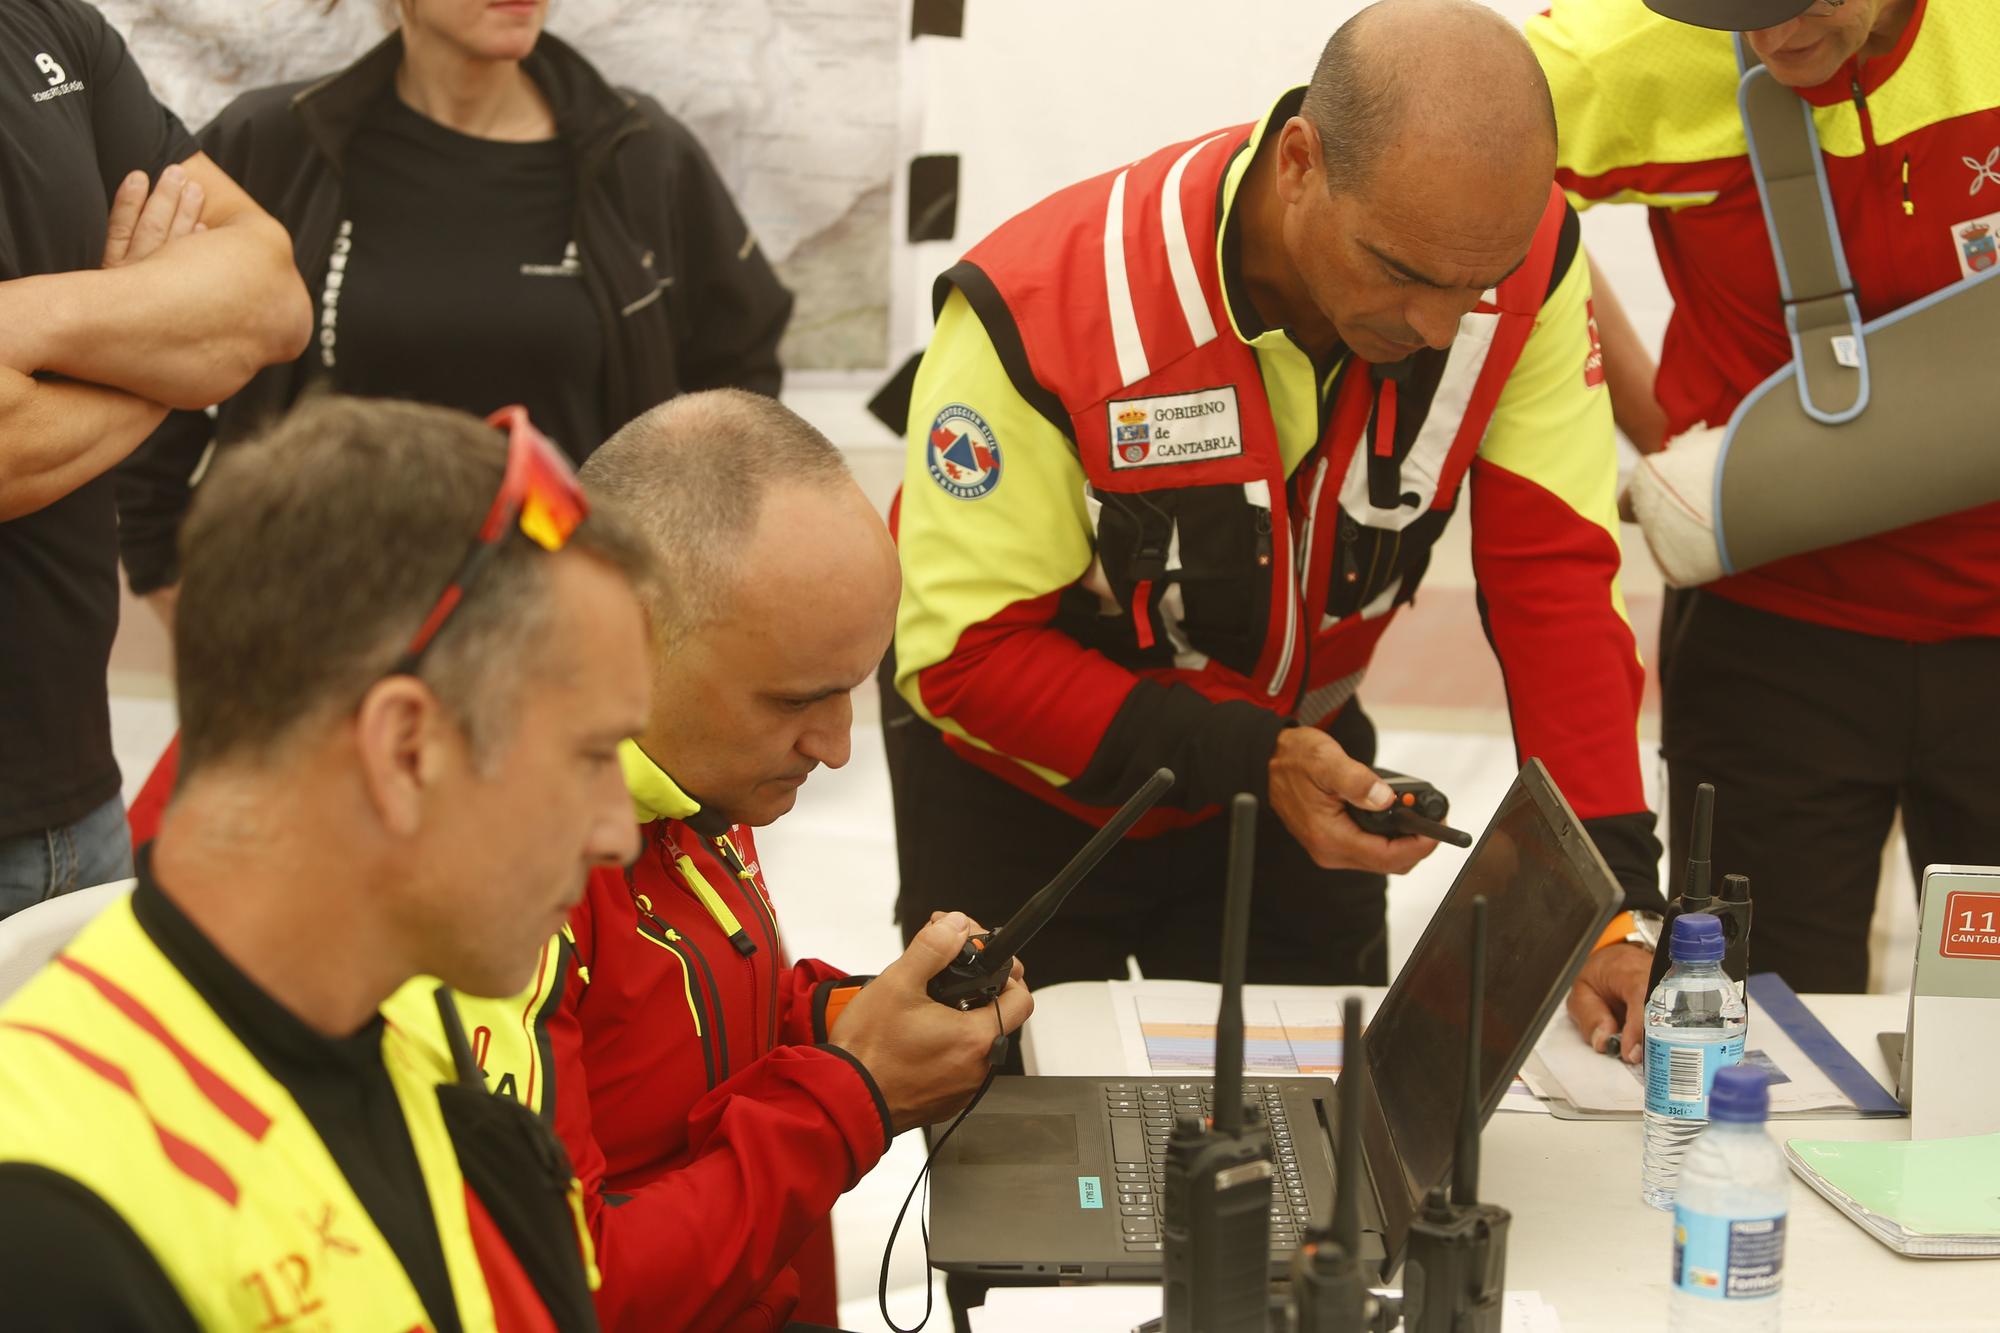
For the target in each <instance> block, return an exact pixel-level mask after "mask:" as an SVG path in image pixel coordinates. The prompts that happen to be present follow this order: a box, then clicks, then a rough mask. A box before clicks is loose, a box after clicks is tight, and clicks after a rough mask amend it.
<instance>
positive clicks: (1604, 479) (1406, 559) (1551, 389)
mask: <svg viewBox="0 0 2000 1333" xmlns="http://www.w3.org/2000/svg"><path fill="white" fill-rule="evenodd" d="M1300 96H1301V93H1300V92H1299V91H1296V90H1295V91H1294V92H1292V93H1289V94H1287V95H1286V96H1285V97H1284V98H1283V99H1281V100H1280V101H1279V102H1278V104H1277V106H1276V107H1275V108H1274V109H1273V111H1272V113H1271V114H1270V115H1269V116H1268V117H1267V118H1266V119H1265V120H1264V121H1263V122H1261V123H1259V124H1252V125H1242V126H1237V127H1235V128H1233V129H1229V130H1224V131H1221V132H1219V133H1216V134H1213V135H1210V136H1207V137H1205V138H1203V139H1200V140H1195V141H1191V142H1189V143H1183V144H1177V145H1174V146H1172V147H1169V148H1166V149H1164V150H1162V151H1160V152H1158V153H1155V154H1153V155H1152V156H1150V157H1146V158H1143V159H1141V160H1139V161H1138V162H1135V163H1132V164H1130V165H1129V166H1127V167H1125V168H1121V169H1119V170H1117V171H1114V172H1109V173H1106V174H1105V175H1103V176H1100V177H1096V178H1093V179H1091V180H1088V181H1084V182H1081V183H1080V184H1077V185H1074V186H1071V187H1069V188H1068V189H1066V190H1063V191H1060V192H1058V193H1057V194H1055V195H1052V196H1051V197H1049V198H1048V199H1046V200H1044V201H1043V202H1041V203H1040V204H1037V205H1035V206H1034V207H1033V208H1031V209H1029V210H1028V211H1027V212H1025V213H1023V214H1021V215H1019V216H1018V217H1016V218H1014V219H1013V220H1011V221H1010V222H1008V223H1006V224H1004V225H1003V226H1002V227H1001V228H1000V229H999V230H998V231H996V232H995V233H994V234H993V235H992V236H990V237H989V238H987V239H986V240H985V241H983V242H981V243H980V244H979V245H978V246H976V247H975V248H974V249H973V250H972V251H971V252H970V253H969V254H968V255H967V256H966V258H965V259H964V260H963V261H962V262H961V263H959V264H958V265H957V266H955V267H954V268H952V269H951V270H949V271H948V272H947V273H946V274H945V275H944V277H943V278H942V279H940V281H939V284H938V292H937V304H938V322H937V331H936V334H935V336H934V337H933V340H932V342H931V345H930V348H929V350H928V351H927V352H926V354H925V356H924V360H923V363H922V365H921V367H920V368H919V370H918V374H917V379H916V384H915V387H914V391H913V397H912V405H911V413H910V438H909V451H908V454H907V461H906V467H905V473H904V484H903V489H902V494H901V497H900V501H899V506H898V512H897V515H896V529H897V539H898V543H899V547H900V550H901V555H902V564H903V580H904V583H903V601H902V605H901V608H900V612H899V616H898V623H897V628H896V646H895V654H896V662H895V680H896V686H897V689H898V690H899V691H900V692H901V693H902V695H903V697H904V698H906V699H907V700H908V701H909V703H910V704H911V706H912V707H913V708H914V709H915V710H916V711H917V712H918V713H919V714H920V715H921V716H922V717H924V718H925V719H927V720H928V721H929V722H931V723H932V724H933V725H935V726H937V727H938V728H939V729H940V730H942V731H943V732H944V733H945V737H946V741H947V743H948V744H949V745H950V746H951V747H952V748H953V749H954V750H955V751H956V752H957V753H958V754H960V755H961V756H963V757H964V758H966V759H967V760H968V761H970V762H972V763H974V764H977V765H979V766H981V767H983V768H985V769H987V770H988V771H990V772H993V773H995V774H996V775H998V776H1000V777H1002V778H1003V779H1005V780H1007V781H1009V782H1012V783H1014V784H1015V785H1017V786H1019V787H1021V788H1023V789H1024V790H1027V791H1029V792H1031V793H1033V794H1035V795H1037V796H1039V797H1041V798H1042V799H1044V800H1047V801H1049V802H1051V803H1052V804H1055V805H1057V806H1059V807H1062V808H1064V809H1068V810H1070V811H1071V812H1072V813H1075V814H1077V815H1078V816H1079V817H1081V818H1085V819H1090V820H1094V821H1101V819H1102V818H1103V817H1104V815H1105V814H1106V813H1107V810H1106V807H1108V806H1111V805H1115V804H1116V802H1117V801H1118V800H1119V799H1120V798H1121V797H1122V796H1123V795H1125V794H1126V792H1128V791H1129V790H1130V788H1131V786H1133V785H1135V784H1136V782H1137V780H1138V777H1139V776H1140V775H1143V774H1144V773H1147V772H1150V771H1151V770H1152V769H1154V768H1156V767H1158V766H1160V765H1162V764H1165V765H1167V766H1169V767H1171V768H1172V769H1173V770H1174V772H1175V773H1176V774H1177V775H1179V777H1180V779H1181V781H1180V783H1179V784H1178V785H1177V787H1176V789H1175V791H1174V793H1173V794H1172V795H1171V796H1170V797H1169V801H1170V803H1172V804H1173V805H1175V806H1177V807H1178V808H1177V809H1175V810H1171V811H1165V812H1161V811H1156V812H1155V813H1154V815H1152V816H1149V817H1148V820H1147V821H1146V822H1145V823H1142V824H1141V825H1140V827H1139V833H1140V834H1141V835H1142V836H1143V835H1145V834H1147V833H1149V832H1156V831H1158V830H1159V829H1161V828H1164V827H1172V826H1175V825H1177V824H1185V823H1188V822H1191V821H1192V820H1194V819H1198V818H1202V817H1205V816H1206V815H1207V814H1208V813H1209V812H1210V811H1211V809H1212V807H1214V806H1215V805H1216V804H1218V803H1219V802H1220V801H1222V800H1224V799H1226V798H1227V797H1228V796H1229V795H1231V794H1233V793H1235V792H1237V791H1251V792H1255V793H1262V792H1263V791H1264V790H1265V787H1266V785H1267V780H1266V776H1265V766H1266V763H1267V761H1268V759H1269V757H1270V755H1271V753H1272V750H1273V748H1274V746H1275V743H1276V735H1277V732H1278V731H1279V730H1280V729H1281V728H1282V727H1284V726H1286V725H1289V724H1290V723H1291V722H1292V721H1298V722H1301V723H1304V724H1307V725H1324V724H1326V723H1328V722H1329V721H1331V720H1332V719H1333V718H1334V717H1335V716H1336V715H1337V714H1338V713H1339V711H1340V709H1341V708H1342V707H1343V706H1344V705H1345V704H1346V703H1347V701H1348V700H1349V699H1351V698H1352V697H1354V694H1355V691H1356V689H1357V688H1358V687H1359V684H1360V681H1361V678H1362V675H1363V674H1364V672H1365V671H1366V669H1367V665H1368V661H1369V658H1370V656H1371V655H1372V653H1373V651H1374V646H1375V644H1376V642H1377V641H1378V640H1379V639H1380V637H1381V635H1382V633H1383V631H1384V630H1385V629H1386V628H1387V626H1388V625H1389V623H1390V621H1391V620H1392V619H1393V617H1394V616H1395V614H1396V612H1397V610H1398V609H1399V608H1400V607H1401V606H1403V605H1404V604H1406V603H1408V602H1409V601H1410V600H1412V598H1413V597H1414V595H1415V592H1416V588H1417V585H1418V582H1419V581H1420V580H1421V578H1422V577H1423V573H1424V570H1425V568H1426V567H1427V565H1428V563H1429V558H1430V551H1431V547H1432V545H1433V543H1434V542H1435V541H1436V539H1437V537H1438V535H1439V534H1440V533H1441V532H1442V531H1443V530H1444V527H1445V525H1446V523H1447V522H1448V521H1449V520H1450V518H1451V515H1452V513H1453V512H1454V510H1455V509H1456V507H1457V503H1458V499H1459V492H1460V487H1461V483H1462V482H1464V481H1465V480H1466V479H1467V478H1469V479H1470V483H1471V495H1472V524H1473V559H1474V568H1475V572H1476V575H1477V577H1478V580H1479V584H1480V589H1481V593H1482V600H1481V605H1482V609H1483V612H1484V615H1485V620H1486V628H1487V631H1488V636H1489V638H1490V639H1491V640H1492V642H1493V645H1494V647H1495V650H1496V652H1497V653H1498V655H1499V658H1500V661H1501V665H1502V668H1503V670H1504V672H1505V675H1506V679H1507V688H1508V696H1509V701H1510V704H1511V707H1512V712H1513V720H1514V726H1515V735H1516V741H1517V744H1518V746H1519V748H1520V751H1521V753H1522V754H1524V755H1534V756H1537V757H1539V758H1540V759H1542V760H1543V762H1544V763H1546V764H1547V765H1548V767H1549V769H1550V771H1551V772H1552V773H1553V774H1554V775H1555V778H1556V780H1557V782H1558V783H1559V784H1561V786H1562V789H1563V791H1564V793H1565V795H1567V796H1568V797H1569V799H1570V801H1571V803H1572V805H1574V806H1575V808H1576V810H1577V812H1578V814H1579V815H1581V816H1583V818H1584V819H1585V821H1586V823H1587V824H1589V825H1590V829H1591V832H1592V834H1593V836H1594V837H1595V838H1596V839H1597V841H1598V844H1599V846H1600V848H1601V849H1602V850H1603V852H1604V855H1605V857H1606V859H1607V861H1608V862H1609V863H1610V864H1611V866H1612V868H1613V869H1614V870H1616V871H1618V872H1619V875H1620V878H1621V880H1622V881H1623V882H1624V883H1625V884H1626V886H1627V888H1628V889H1630V890H1632V891H1633V892H1634V893H1635V894H1636V895H1637V896H1638V899H1639V900H1642V901H1643V902H1644V904H1645V905H1648V906H1651V905H1653V904H1654V903H1655V901H1656V893H1657V891H1656V889H1655V888H1654V884H1655V875H1656V872H1655V869H1654V863H1655V860H1656V857H1657V848H1656V844H1655V843H1654V842H1653V838H1652V833H1651V827H1652V816H1651V815H1650V814H1649V813H1648V812H1647V811H1646V809H1645V799H1644V795H1643V792H1642V788H1641V783H1640V775H1639V760H1638V711H1639V701H1640V692H1641V687H1642V683H1643V674H1644V673H1643V669H1642V667H1641V665H1640V662H1639V656H1638V652H1637V649H1636V645H1635V643H1634V639H1633V635H1632V632H1631V628H1630V626H1629V625H1628V624H1627V622H1626V618H1625V613H1624V606H1623V602H1622V599H1621V597H1620V594H1619V590H1618V580H1617V574H1618V566H1619V551H1618V540H1617V535H1616V533H1617V528H1616V523H1617V518H1616V508H1615V490H1616V484H1617V463H1616V456H1615V452H1614V447H1613V439H1614V437H1613V430H1612V424H1611V410H1610V403H1609V400H1608V396H1607V395H1606V393H1605V392H1604V391H1603V389H1602V387H1601V375H1599V374H1598V373H1597V370H1598V367H1597V365H1596V363H1595V362H1594V361H1593V353H1594V333H1593V331H1592V327H1591V322H1590V305H1589V299H1590V288H1589V276H1588V267H1587V265H1585V264H1584V263H1583V262H1582V258H1581V255H1580V252H1579V249H1578V246H1577V224H1576V219H1575V215H1574V213H1573V212H1571V211H1570V210H1569V209H1568V208H1567V207H1566V205H1565V203H1564V201H1563V199H1562V197H1561V196H1560V194H1557V193H1554V192H1552V198H1551V201H1550V207H1549V210H1548V213H1547V215H1546V216H1545V218H1544V221H1543V225H1542V229H1541V231H1540V233H1539V235H1538V237H1537V240H1536V244H1535V246H1534V249H1533V251H1532V253H1531V255H1530V257H1529V259H1528V262H1527V263H1526V264H1524V265H1523V266H1522V268H1521V270H1520V271H1519V272H1517V274H1516V275H1515V276H1514V277H1512V278H1510V279H1509V280H1508V281H1506V282H1504V283H1502V284H1501V286H1500V287H1499V288H1498V289H1496V290H1495V291H1494V292H1492V293H1489V294H1488V298H1487V300H1486V301H1484V302H1482V303H1481V305H1480V307H1479V308H1478V309H1477V310H1475V311H1474V312H1473V313H1471V314H1469V315H1467V316H1466V318H1465V320H1464V321H1463V323H1462V324H1461V327H1460V332H1459V336H1458V338H1457V340H1456V342H1455V343H1454V344H1453V346H1452V347H1451V348H1450V350H1449V351H1447V352H1431V351H1425V352H1420V353H1418V354H1417V355H1415V356H1412V357H1410V358H1408V359H1407V360H1405V361H1404V362H1402V363H1399V364H1397V365H1394V366H1378V367H1371V366H1369V365H1368V364H1367V363H1365V362H1361V361H1359V360H1358V359H1355V358H1351V357H1343V358H1342V359H1340V360H1339V361H1337V362H1334V363H1331V364H1326V365H1317V366H1316V365H1315V364H1314V363H1313V361H1312V360H1311V358H1310V357H1309V356H1308V355H1307V354H1306V353H1305V352H1304V351H1302V350H1301V349H1300V348H1299V346H1298V345H1297V344H1296V343H1294V342H1293V341H1292V339H1291V337H1290V335H1289V334H1288V333H1286V332H1285V331H1283V330H1281V329H1264V328H1262V327H1261V326H1260V325H1259V323H1258V321H1257V316H1256V312H1255V310H1254V309H1253V308H1252V306H1251V305H1250V303H1249V300H1248V298H1247V296H1246V295H1245V294H1244V292H1243V290H1242V279H1241V273H1240V260H1239V256H1238V253H1237V247H1238V245H1239V241H1238V234H1237V228H1236V227H1235V226H1234V225H1232V220H1233V217H1234V204H1235V199H1236V194H1237V191H1238V188H1239V187H1240V184H1241V182H1242V180H1243V177H1244V175H1245V173H1246V172H1247V170H1248V168H1249V165H1250V162H1251V160H1252V158H1253V157H1254V155H1255V153H1256V151H1257V147H1258V145H1259V144H1260V143H1261V142H1262V140H1263V138H1264V136H1265V135H1266V134H1267V133H1269V132H1272V131H1274V130H1275V128H1276V127H1277V126H1280V125H1282V124H1283V123H1284V120H1285V119H1286V117H1287V116H1289V115H1290V114H1292V112H1293V111H1294V110H1295V109H1296V107H1297V105H1298V100H1299V98H1300Z"/></svg>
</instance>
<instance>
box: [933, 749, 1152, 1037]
mask: <svg viewBox="0 0 2000 1333" xmlns="http://www.w3.org/2000/svg"><path fill="white" fill-rule="evenodd" d="M1173 785H1174V775H1173V770H1171V769H1165V768H1162V769H1159V770H1158V771H1156V772H1155V773H1154V774H1153V776H1152V777H1150V778H1147V779H1146V784H1145V785H1144V786H1143V787H1141V788H1139V790H1138V791H1136V792H1133V793H1132V796H1131V798H1130V799H1129V800H1127V801H1126V802H1125V804H1123V805H1121V806H1119V807H1118V809H1117V811H1116V812H1115V813H1114V814H1113V815H1112V816H1111V818H1110V819H1108V820H1106V821H1105V823H1104V827H1103V828H1101V829H1099V830H1097V832H1096V833H1094V834H1092V835H1091V839H1090V841H1089V842H1087V843H1085V844H1084V845H1083V850H1082V851H1080V852H1078V853H1077V854H1076V855H1075V856H1074V857H1072V858H1071V859H1070V863H1069V864H1068V865H1066V866H1064V867H1063V868H1062V869H1061V870H1058V871H1057V872H1056V877H1055V878H1054V879H1052V880H1050V881H1049V882H1048V883H1047V884H1046V885H1045V886H1043V888H1042V889H1041V890H1040V891H1039V892H1037V893H1036V894H1035V896H1034V897H1032V898H1030V899H1028V901H1027V902H1025V903H1023V904H1021V909H1020V910H1019V911H1017V912H1015V913H1014V915H1013V917H1012V919H1011V920H1009V921H1008V922H1007V924H1006V925H1004V926H1002V927H1000V929H998V930H995V931H990V932H988V933H986V934H984V935H974V936H973V937H972V938H971V939H968V940H967V941H966V942H965V945H964V947H963V948H961V949H960V950H959V954H958V957H957V958H955V959H953V960H952V961H951V963H950V964H949V965H948V966H946V967H945V968H944V970H943V971H941V972H939V973H938V974H937V975H936V976H934V977H932V978H931V982H930V996H931V998H932V999H933V1000H936V1001H937V1002H938V1003H939V1004H948V1005H950V1006H951V1007H952V1008H954V1009H977V1008H979V1007H981V1006H982V1005H988V1004H991V1003H993V998H994V997H995V996H997V995H998V994H999V993H1000V992H1001V991H1003V990H1005V989H1006V988H1007V978H1008V977H1009V976H1011V975H1012V974H1013V971H1014V955H1016V954H1018V953H1020V952H1021V950H1022V949H1024V948H1026V947H1027V944H1028V941H1029V940H1031V939H1033V938H1035V933H1036V932H1037V931H1039V930H1040V929H1041V928H1042V927H1043V926H1046V925H1047V924H1048V923H1049V918H1050V917H1052V916H1054V915H1055V914H1056V909H1057V908H1059V907H1061V906H1062V903H1063V899H1065V898H1067V897H1069V893H1070V890H1071V889H1074V888H1075V887H1076V886H1077V885H1078V884H1080V883H1081V882H1082V881H1083V877H1084V876H1085V875H1088V874H1089V873H1090V872H1091V871H1092V870H1094V869H1096V867H1097V863H1098V862H1099V861H1102V860H1103V859H1104V856H1105V853H1107V852H1109V851H1110V850H1111V849H1112V848H1113V847H1116V846H1117V845H1118V843H1119V841H1120V840H1121V839H1123V838H1124V836H1125V835H1126V834H1127V833H1129V832H1131V831H1132V826H1133V825H1134V824H1136V823H1138V822H1139V819H1140V817H1141V816H1142V815H1144V814H1145V813H1146V812H1147V811H1148V810H1151V809H1152V808H1153V807H1154V806H1156V805H1158V804H1159V803H1160V798H1161V797H1162V796H1165V795H1166V794H1167V788H1169V787H1171V786H1173Z"/></svg>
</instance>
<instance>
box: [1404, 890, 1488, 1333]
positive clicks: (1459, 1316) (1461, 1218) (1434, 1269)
mask: <svg viewBox="0 0 2000 1333" xmlns="http://www.w3.org/2000/svg"><path fill="white" fill-rule="evenodd" d="M1470 973H1471V975H1470V978H1469V982H1470V998H1469V999H1468V1001H1467V1004H1466V1008H1467V1009H1468V1011H1469V1015H1470V1016H1469V1017H1468V1018H1467V1019H1466V1032H1465V1100H1464V1101H1463V1102H1462V1103H1461V1104H1460V1106H1459V1108H1458V1147H1457V1150H1456V1152H1455V1153H1454V1154H1453V1156H1452V1165H1451V1192H1450V1193H1449V1194H1447V1193H1446V1192H1445V1189H1444V1187H1443V1186H1441V1185H1440V1186H1439V1187H1438V1188H1436V1189H1434V1190H1432V1191H1431V1192H1430V1196H1429V1197H1428V1198H1426V1199H1425V1200H1424V1206H1423V1208H1422V1209H1421V1210H1420V1211H1419V1212H1418V1214H1417V1216H1416V1217H1415V1218H1414V1219H1413V1220H1412V1221H1411V1222H1410V1248H1409V1253H1408V1256H1407V1257H1406V1258H1405V1259H1404V1261H1403V1327H1404V1328H1405V1329H1406V1330H1407V1333H1500V1320H1501V1314H1502V1311H1503V1308H1504V1306H1505V1302H1506V1287H1507V1227H1508V1224H1509V1222H1510V1221H1511V1220H1512V1215H1511V1214H1509V1213H1508V1211H1507V1210H1506V1209H1505V1208H1501V1207H1499V1206H1498V1205H1496V1204H1490V1203H1480V1202H1479V1120H1480V1084H1479V1057H1480V1042H1481V1032H1480V1029H1481V1022H1480V1019H1481V1013H1480V1010H1481V1007H1482V1006H1483V1004H1484V1002H1485V998H1486V898H1485V896H1484V895H1483V894H1482V895H1480V896H1479V897H1476V898H1474V899H1473V900H1472V966H1471V968H1470Z"/></svg>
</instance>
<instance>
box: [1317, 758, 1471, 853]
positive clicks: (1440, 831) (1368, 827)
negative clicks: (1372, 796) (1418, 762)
mask: <svg viewBox="0 0 2000 1333" xmlns="http://www.w3.org/2000/svg"><path fill="white" fill-rule="evenodd" d="M1375 776H1376V777H1378V778H1380V779H1382V781H1383V783H1384V784H1386V785H1387V786H1388V788H1389V794H1390V801H1389V808H1388V809H1387V810H1370V809H1368V808H1367V807H1365V806H1359V805H1355V804H1353V803H1352V802H1349V803H1348V806H1347V813H1348V816H1349V817H1350V818H1351V819H1353V820H1354V822H1355V824H1357V825H1358V826H1359V827H1360V829H1361V831H1362V832H1364V833H1373V834H1375V835H1376V836H1378V837H1383V838H1408V837H1425V838H1436V839H1437V840H1438V841H1439V842H1448V843H1450V844H1451V845H1452V846H1454V847H1470V846H1471V845H1472V835H1471V834H1470V833H1467V832H1466V831H1465V830H1464V829H1455V828H1452V827H1451V826H1450V825H1448V824H1446V823H1445V822H1444V817H1445V816H1446V815H1448V814H1450V813H1451V801H1450V800H1449V799H1447V798H1446V796H1445V794H1444V793H1443V792H1441V791H1439V790H1438V789H1437V788H1436V787H1434V786H1432V785H1431V784H1430V783H1428V782H1425V781H1424V780H1423V779H1422V778H1413V777H1411V776H1410V775H1409V774H1407V773H1392V772H1390V771H1389V770H1388V769H1386V768H1378V769H1376V770H1375Z"/></svg>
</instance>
